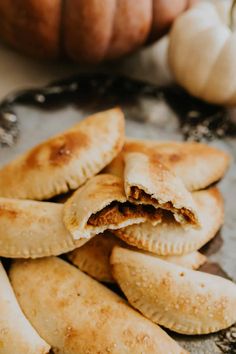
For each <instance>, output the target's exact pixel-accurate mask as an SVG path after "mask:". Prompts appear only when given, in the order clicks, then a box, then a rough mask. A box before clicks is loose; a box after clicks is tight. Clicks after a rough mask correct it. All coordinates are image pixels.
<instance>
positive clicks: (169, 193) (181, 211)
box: [124, 152, 199, 225]
mask: <svg viewBox="0 0 236 354" xmlns="http://www.w3.org/2000/svg"><path fill="white" fill-rule="evenodd" d="M124 161H125V169H124V184H125V194H126V196H127V198H128V200H129V201H131V202H132V203H142V204H150V205H153V206H154V207H155V208H161V209H165V210H169V211H171V212H172V213H173V215H174V217H175V219H176V220H177V221H178V222H180V223H188V224H193V225H197V224H199V220H198V215H197V209H196V205H195V203H194V200H193V198H192V195H191V193H190V192H189V191H188V190H187V189H186V187H185V186H184V184H183V182H182V181H181V179H180V178H179V177H177V176H176V175H175V174H173V173H172V172H171V171H170V170H169V169H168V168H167V167H166V166H164V165H163V164H162V162H161V161H160V160H159V161H158V160H157V158H155V159H154V158H153V154H152V153H151V152H150V153H148V152H145V153H143V152H125V154H124Z"/></svg>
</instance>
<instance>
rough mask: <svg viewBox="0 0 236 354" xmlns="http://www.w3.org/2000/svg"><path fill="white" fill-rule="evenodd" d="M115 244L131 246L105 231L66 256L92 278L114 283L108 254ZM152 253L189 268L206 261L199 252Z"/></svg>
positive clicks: (195, 267) (196, 266)
mask: <svg viewBox="0 0 236 354" xmlns="http://www.w3.org/2000/svg"><path fill="white" fill-rule="evenodd" d="M115 246H122V247H125V248H130V247H131V246H129V245H127V244H126V243H125V242H123V241H121V240H120V239H119V238H117V237H116V236H114V235H112V234H111V233H110V232H108V231H106V232H105V233H103V234H99V235H96V236H94V237H93V238H92V239H91V240H90V241H88V242H86V244H85V245H83V246H82V247H79V248H76V249H75V250H74V251H72V252H70V253H68V255H67V258H68V259H69V260H70V261H71V262H72V263H73V264H74V265H75V266H77V267H78V268H79V269H80V270H82V271H83V272H85V273H87V274H88V275H90V276H92V277H93V278H95V279H97V280H99V281H102V282H108V283H114V282H115V280H114V278H113V276H112V273H111V266H110V255H111V251H112V249H113V247H115ZM131 249H134V250H136V251H139V252H144V253H147V254H151V253H150V252H145V251H141V250H138V249H137V248H134V247H133V248H131ZM152 255H153V256H154V257H161V259H164V260H166V261H168V262H172V263H175V264H179V265H182V266H183V267H186V268H190V269H197V268H199V267H200V266H201V265H202V264H204V263H205V262H206V257H205V256H204V255H202V254H201V253H199V252H192V253H188V254H185V255H183V256H167V257H162V256H157V255H155V254H154V253H152Z"/></svg>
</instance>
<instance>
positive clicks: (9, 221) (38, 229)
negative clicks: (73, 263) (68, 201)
mask: <svg viewBox="0 0 236 354" xmlns="http://www.w3.org/2000/svg"><path fill="white" fill-rule="evenodd" d="M62 212H63V206H62V205H61V204H56V203H49V202H38V201H32V200H20V199H8V198H0V235H1V237H0V256H2V257H9V258H38V257H48V256H52V255H59V254H62V253H66V252H69V251H71V250H73V249H75V248H77V247H80V246H82V245H83V244H84V243H85V242H87V241H88V239H86V238H82V239H79V240H76V241H75V240H74V239H73V237H72V235H71V234H70V232H69V231H68V230H67V229H66V228H65V226H64V224H63V221H62V217H63V213H62Z"/></svg>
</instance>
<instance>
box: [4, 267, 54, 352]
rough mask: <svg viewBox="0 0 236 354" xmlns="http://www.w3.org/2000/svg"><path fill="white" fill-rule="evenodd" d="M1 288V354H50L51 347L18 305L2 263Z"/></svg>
mask: <svg viewBox="0 0 236 354" xmlns="http://www.w3.org/2000/svg"><path fill="white" fill-rule="evenodd" d="M0 286H1V291H0V353H1V354H46V353H49V350H50V346H49V345H48V344H47V343H46V342H45V341H44V340H43V339H42V338H41V337H40V336H39V334H38V333H37V332H36V331H35V329H34V328H33V327H32V325H31V324H30V322H29V321H28V320H27V319H26V317H25V315H24V314H23V312H22V310H21V308H20V306H19V305H18V303H17V300H16V297H15V294H14V292H13V290H12V287H11V284H10V283H9V280H8V277H7V275H6V272H5V270H4V268H3V266H2V264H1V263H0Z"/></svg>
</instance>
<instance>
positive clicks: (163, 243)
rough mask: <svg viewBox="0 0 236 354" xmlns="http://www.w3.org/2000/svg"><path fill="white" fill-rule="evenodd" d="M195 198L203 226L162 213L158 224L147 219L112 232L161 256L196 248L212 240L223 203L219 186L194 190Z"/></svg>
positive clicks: (222, 212)
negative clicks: (178, 221) (217, 187)
mask: <svg viewBox="0 0 236 354" xmlns="http://www.w3.org/2000/svg"><path fill="white" fill-rule="evenodd" d="M193 197H194V199H195V202H196V205H197V207H198V210H199V212H198V213H199V219H200V222H201V227H200V228H193V227H187V226H184V225H181V224H179V223H177V222H176V221H175V220H174V218H173V217H171V216H168V217H167V216H166V217H164V216H163V217H162V222H161V223H160V224H158V225H156V226H153V225H152V224H150V223H149V222H145V223H142V224H140V225H137V226H136V225H131V226H128V227H125V228H123V229H120V230H114V231H113V232H114V233H115V235H116V236H118V237H119V238H121V239H122V240H123V241H125V242H126V243H128V244H130V245H132V246H135V247H138V248H140V249H143V250H146V251H149V252H153V253H156V254H158V255H161V256H167V255H182V254H186V253H190V252H193V251H196V250H198V249H199V248H201V247H202V246H203V245H204V244H205V243H207V242H208V241H210V240H211V239H212V238H213V237H214V236H215V234H216V232H217V231H218V230H219V228H220V227H221V225H222V224H223V219H224V205H223V199H222V196H221V194H220V192H219V190H218V189H216V188H211V189H208V190H203V191H199V192H194V193H193Z"/></svg>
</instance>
